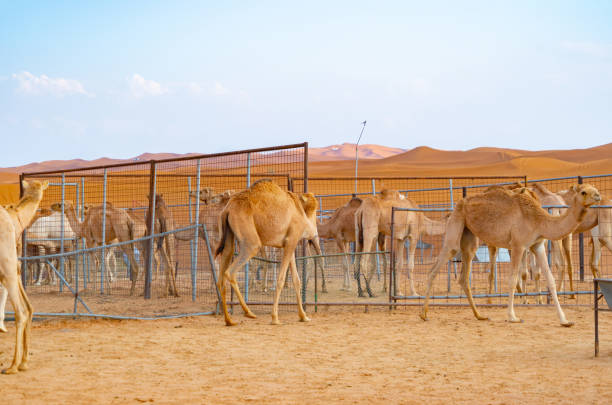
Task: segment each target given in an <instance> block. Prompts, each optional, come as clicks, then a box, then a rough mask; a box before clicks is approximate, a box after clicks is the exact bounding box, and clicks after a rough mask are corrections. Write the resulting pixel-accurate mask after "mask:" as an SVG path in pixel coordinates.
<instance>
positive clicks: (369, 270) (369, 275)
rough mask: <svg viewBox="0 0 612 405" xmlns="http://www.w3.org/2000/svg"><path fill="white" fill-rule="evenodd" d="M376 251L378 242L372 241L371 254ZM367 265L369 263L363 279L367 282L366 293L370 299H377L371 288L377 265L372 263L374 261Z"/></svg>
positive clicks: (369, 261)
mask: <svg viewBox="0 0 612 405" xmlns="http://www.w3.org/2000/svg"><path fill="white" fill-rule="evenodd" d="M374 249H376V240H372V241H371V244H370V250H369V251H370V252H372V251H374ZM366 263H368V266H366V271H365V274H364V275H363V279H364V281H365V287H366V291H367V292H368V295H369V296H370V297H375V295H374V293H373V292H372V289H371V288H370V282H371V281H372V276H374V273H375V271H376V270H375V268H374V267H375V265H374V263H372V260H368V261H367V262H366Z"/></svg>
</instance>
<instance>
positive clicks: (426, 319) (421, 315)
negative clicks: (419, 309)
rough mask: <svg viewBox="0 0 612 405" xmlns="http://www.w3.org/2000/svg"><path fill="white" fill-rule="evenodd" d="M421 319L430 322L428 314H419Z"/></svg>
mask: <svg viewBox="0 0 612 405" xmlns="http://www.w3.org/2000/svg"><path fill="white" fill-rule="evenodd" d="M419 317H420V318H421V319H422V320H424V321H428V320H429V319H428V318H427V315H426V314H424V313H420V314H419Z"/></svg>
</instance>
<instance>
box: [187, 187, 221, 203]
mask: <svg viewBox="0 0 612 405" xmlns="http://www.w3.org/2000/svg"><path fill="white" fill-rule="evenodd" d="M215 195H216V193H215V190H213V188H212V187H203V188H202V189H201V190H200V195H199V196H198V193H194V192H191V193H189V197H190V198H198V197H199V198H200V201H202V202H203V203H204V204H205V205H208V204H213V202H212V199H213V197H214V196H215Z"/></svg>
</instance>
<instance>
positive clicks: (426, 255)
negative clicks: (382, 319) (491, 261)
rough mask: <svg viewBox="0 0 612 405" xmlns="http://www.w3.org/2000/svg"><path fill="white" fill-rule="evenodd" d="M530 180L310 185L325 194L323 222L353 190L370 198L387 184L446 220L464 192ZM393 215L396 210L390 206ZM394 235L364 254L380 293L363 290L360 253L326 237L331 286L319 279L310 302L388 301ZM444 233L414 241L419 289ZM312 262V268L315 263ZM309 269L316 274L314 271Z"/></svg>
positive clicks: (314, 180)
mask: <svg viewBox="0 0 612 405" xmlns="http://www.w3.org/2000/svg"><path fill="white" fill-rule="evenodd" d="M526 180H527V179H526V178H525V176H487V177H474V176H472V177H359V178H358V179H357V180H355V178H337V177H310V178H308V188H309V190H310V191H311V192H314V193H315V195H316V196H317V198H318V199H319V207H320V210H319V213H318V214H319V215H318V217H319V221H320V222H326V221H328V220H329V218H330V216H332V215H333V212H334V211H335V210H336V209H338V208H339V207H342V206H344V205H345V204H347V203H348V202H349V201H350V200H351V198H352V197H353V196H356V197H359V198H361V199H362V200H364V199H366V198H370V197H372V196H375V195H377V194H379V193H380V192H381V191H382V190H383V189H392V190H397V191H399V192H400V193H401V194H402V195H404V196H405V197H406V198H408V199H410V200H411V201H413V202H414V203H415V204H416V205H417V206H418V207H420V208H423V209H429V210H431V212H429V213H428V217H429V218H430V219H432V220H434V221H438V222H442V221H444V220H445V216H446V215H447V212H448V211H450V210H452V206H453V205H454V204H455V203H456V202H457V201H459V200H460V199H461V198H463V197H464V196H466V195H470V194H473V193H478V192H481V191H483V190H484V189H485V188H487V187H489V186H491V185H500V184H513V183H516V182H520V183H522V184H525V182H526ZM301 181H303V180H302V179H294V180H293V183H294V185H297V186H299V185H300V184H301V183H300V182H301ZM387 215H389V216H390V211H389V212H388V213H387ZM388 220H389V219H387V221H388ZM387 228H388V229H389V231H390V228H389V224H387ZM389 236H390V235H389V232H387V235H386V243H385V247H384V250H380V249H381V248H380V247H379V250H375V252H379V253H370V254H367V255H363V256H364V258H363V259H361V260H362V261H363V263H364V266H366V267H365V268H363V269H362V271H363V272H364V274H365V272H366V271H367V269H372V271H373V272H374V273H373V274H374V275H373V281H372V285H373V286H372V290H373V295H375V297H358V296H357V287H356V281H355V279H354V269H355V260H360V259H359V258H355V257H354V256H353V255H349V257H348V258H346V256H344V255H343V254H342V252H341V250H340V248H339V245H338V243H337V242H336V241H335V239H322V240H321V242H322V243H321V245H322V249H323V252H324V254H325V255H326V256H327V257H326V258H325V279H326V284H327V285H326V287H327V292H323V291H321V285H320V284H318V285H317V288H315V289H313V290H311V289H309V290H308V295H307V300H308V302H310V303H315V302H316V303H317V304H326V305H353V304H354V305H362V304H368V305H369V304H372V305H382V304H384V303H388V302H389V292H388V291H389V290H388V288H387V286H388V282H389V278H388V271H389V270H388V269H389V267H388V263H389V253H390V243H389ZM441 237H442V236H441V235H423V237H422V238H418V240H416V241H414V247H415V252H414V254H413V258H414V270H413V277H414V280H415V287H416V289H417V291H418V292H420V291H422V290H423V286H424V280H425V274H426V272H427V268H428V266H431V265H432V264H433V260H435V258H436V256H437V253H438V251H439V248H440V244H441V243H440V242H441ZM349 239H350V241H351V247H350V248H349V250H350V251H351V252H354V242H353V241H354V240H355V238H354V237H353V238H349ZM409 251H410V244H409V243H408V242H406V244H405V251H404V252H403V253H402V254H403V256H404V257H405V260H404V264H407V263H408V260H407V259H408V258H409V257H410V254H409ZM359 257H361V255H360V256H359ZM347 262H348V263H347ZM308 267H309V268H310V269H312V265H311V264H309V266H308ZM347 267H348V268H349V271H348V272H349V278H350V284H351V286H350V288H349V289H347V288H345V282H344V280H345V276H344V274H345V272H346V271H347ZM404 271H405V268H404ZM309 274H312V271H310V272H309ZM362 276H363V275H362ZM385 280H386V281H385ZM404 284H405V285H404ZM407 286H408V283H407V281H406V280H405V279H404V278H402V286H401V289H402V290H403V288H404V287H407ZM313 287H314V285H313Z"/></svg>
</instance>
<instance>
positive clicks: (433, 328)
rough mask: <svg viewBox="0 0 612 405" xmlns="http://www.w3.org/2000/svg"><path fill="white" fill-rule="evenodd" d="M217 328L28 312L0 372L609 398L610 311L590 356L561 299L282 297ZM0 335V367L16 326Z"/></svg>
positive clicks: (80, 386) (418, 398) (147, 385)
mask: <svg viewBox="0 0 612 405" xmlns="http://www.w3.org/2000/svg"><path fill="white" fill-rule="evenodd" d="M258 310H259V312H258V313H259V314H260V316H259V318H258V319H256V320H247V319H246V318H244V317H242V315H240V314H239V313H238V311H237V314H236V319H238V320H240V321H241V324H240V325H238V326H236V327H232V328H228V327H225V326H223V321H222V318H220V317H213V316H205V317H197V318H185V319H177V320H163V321H108V320H57V319H54V320H48V321H37V322H35V323H34V327H33V331H32V336H33V339H32V348H31V353H32V361H31V369H30V370H29V371H27V372H24V373H20V374H17V375H14V376H0V387H1V392H2V399H3V401H5V402H6V403H11V404H18V403H28V404H30V403H93V402H95V403H141V402H155V403H173V402H179V401H180V402H186V401H188V402H189V403H193V402H197V403H216V404H219V403H244V402H249V403H385V402H386V403H422V402H425V401H427V402H428V403H596V402H597V403H607V402H608V403H609V402H610V401H611V400H612V385H611V384H610V380H611V377H612V317H611V316H610V315H609V314H602V317H601V333H602V341H601V356H600V357H599V358H597V359H594V358H593V313H592V310H591V309H589V308H569V309H567V310H566V311H567V314H568V317H569V318H570V319H571V320H573V321H575V322H576V326H575V327H573V328H569V329H566V328H562V327H560V326H559V325H558V323H557V318H556V315H555V312H554V309H553V308H550V307H548V308H546V307H545V308H518V311H517V312H518V315H519V316H522V317H523V319H524V320H525V322H524V323H522V324H508V323H507V322H505V321H504V319H505V309H493V308H485V309H483V311H484V312H485V313H486V314H488V315H489V316H491V319H492V320H491V321H488V322H479V321H476V320H474V319H473V318H472V315H471V312H470V310H469V309H467V308H453V309H450V308H440V307H438V308H433V309H432V311H431V313H430V319H431V320H430V321H429V322H427V323H425V322H422V321H421V320H420V319H419V318H418V317H417V311H418V308H406V309H399V310H397V311H394V312H389V311H388V310H385V309H379V310H370V313H367V314H366V313H363V312H356V311H355V310H354V309H353V310H352V311H347V310H345V309H340V308H335V309H330V310H326V309H322V310H321V312H319V313H315V314H313V313H311V314H310V315H311V317H312V322H310V323H300V322H298V321H297V315H296V314H295V313H294V312H293V311H291V312H288V311H283V313H281V320H282V321H283V322H284V324H283V325H281V326H272V325H270V324H269V320H270V317H269V314H268V309H266V308H261V307H260V308H258ZM9 327H10V331H9V334H7V335H2V336H0V361H1V362H2V366H3V367H6V366H7V365H8V363H9V362H10V359H11V356H12V350H13V344H14V328H13V325H12V324H9Z"/></svg>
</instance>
